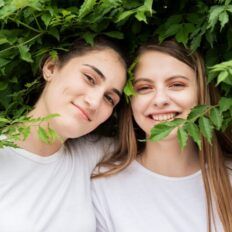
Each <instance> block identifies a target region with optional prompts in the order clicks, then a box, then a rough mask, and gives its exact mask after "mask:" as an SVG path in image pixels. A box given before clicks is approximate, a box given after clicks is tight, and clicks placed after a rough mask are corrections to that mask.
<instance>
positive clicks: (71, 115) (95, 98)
mask: <svg viewBox="0 0 232 232" xmlns="http://www.w3.org/2000/svg"><path fill="white" fill-rule="evenodd" d="M42 73H43V77H44V79H45V81H46V84H45V87H44V90H43V92H42V94H41V96H40V98H39V100H38V101H37V103H36V105H35V108H34V110H33V111H32V115H33V116H36V117H38V116H40V117H41V116H45V115H47V114H53V113H58V114H60V116H59V117H56V118H54V119H52V120H51V122H50V126H51V127H52V128H53V129H55V130H56V131H57V133H58V134H59V135H60V136H62V137H63V138H64V139H67V138H76V137H79V136H82V135H84V134H87V133H89V132H91V131H92V130H94V129H95V128H96V127H97V126H99V125H100V124H101V123H103V122H104V121H105V120H106V119H107V118H109V117H110V115H111V114H112V112H113V109H114V107H115V106H116V105H117V104H118V102H119V100H120V96H121V93H122V89H123V86H124V84H125V81H126V63H125V61H124V58H123V56H122V55H121V53H120V52H119V50H118V48H117V47H116V46H115V45H114V44H113V43H112V42H109V41H108V40H105V39H99V40H96V41H95V44H94V46H90V45H87V44H85V43H83V42H80V41H78V42H75V43H74V46H73V47H72V48H71V49H70V51H68V52H67V53H64V54H61V55H60V56H59V58H58V59H57V60H52V59H51V58H48V59H47V60H46V61H45V62H44V64H43V67H42Z"/></svg>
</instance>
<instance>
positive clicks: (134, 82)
mask: <svg viewBox="0 0 232 232" xmlns="http://www.w3.org/2000/svg"><path fill="white" fill-rule="evenodd" d="M139 81H147V82H150V83H151V82H153V81H152V80H151V79H149V78H139V79H137V80H134V81H133V84H136V83H137V82H139Z"/></svg>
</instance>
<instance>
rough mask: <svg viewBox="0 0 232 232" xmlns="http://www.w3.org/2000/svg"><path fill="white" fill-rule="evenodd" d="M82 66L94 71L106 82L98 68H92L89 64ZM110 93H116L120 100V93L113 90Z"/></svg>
mask: <svg viewBox="0 0 232 232" xmlns="http://www.w3.org/2000/svg"><path fill="white" fill-rule="evenodd" d="M83 65H84V66H87V67H90V68H91V69H92V70H93V71H95V72H96V73H97V74H98V75H99V76H100V77H101V78H102V80H103V81H105V80H106V77H105V76H104V74H103V73H102V72H101V71H100V70H99V69H98V68H96V67H95V66H92V65H90V64H83ZM112 91H113V92H114V93H116V94H117V95H118V96H119V98H121V96H122V93H121V92H120V91H119V90H117V89H115V88H113V89H112Z"/></svg>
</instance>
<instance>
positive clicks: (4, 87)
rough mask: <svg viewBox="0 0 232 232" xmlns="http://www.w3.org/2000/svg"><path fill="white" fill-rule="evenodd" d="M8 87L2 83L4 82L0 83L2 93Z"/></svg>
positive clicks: (5, 83)
mask: <svg viewBox="0 0 232 232" xmlns="http://www.w3.org/2000/svg"><path fill="white" fill-rule="evenodd" d="M7 87H8V83H7V82H4V81H0V91H3V90H5V89H7Z"/></svg>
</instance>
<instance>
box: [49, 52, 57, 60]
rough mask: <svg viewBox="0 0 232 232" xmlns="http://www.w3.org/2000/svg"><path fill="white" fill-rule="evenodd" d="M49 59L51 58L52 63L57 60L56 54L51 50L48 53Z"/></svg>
mask: <svg viewBox="0 0 232 232" xmlns="http://www.w3.org/2000/svg"><path fill="white" fill-rule="evenodd" d="M49 55H50V57H51V58H52V60H53V61H56V60H58V53H57V51H55V50H52V51H50V52H49Z"/></svg>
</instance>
